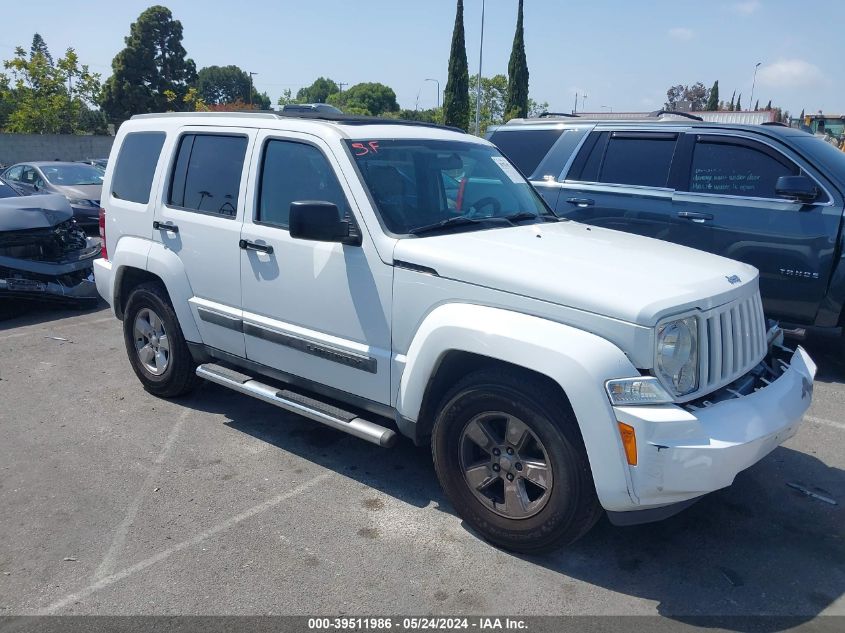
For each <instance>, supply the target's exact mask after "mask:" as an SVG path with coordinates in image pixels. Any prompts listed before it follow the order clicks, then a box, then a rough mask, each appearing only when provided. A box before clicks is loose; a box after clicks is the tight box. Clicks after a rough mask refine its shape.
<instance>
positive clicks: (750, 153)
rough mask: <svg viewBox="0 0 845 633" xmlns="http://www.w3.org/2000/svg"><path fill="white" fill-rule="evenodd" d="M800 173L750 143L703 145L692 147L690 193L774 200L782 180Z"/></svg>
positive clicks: (785, 160)
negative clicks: (777, 184) (779, 180)
mask: <svg viewBox="0 0 845 633" xmlns="http://www.w3.org/2000/svg"><path fill="white" fill-rule="evenodd" d="M799 172H800V170H799V168H798V166H797V165H794V164H792V163H791V162H790V161H788V160H787V159H786V158H784V157H780V156H779V155H777V154H775V153H774V152H771V151H768V150H767V149H766V148H765V147H763V146H760V147H757V146H756V144H752V143H749V142H741V143H730V142H727V143H726V142H723V141H715V142H709V141H706V140H704V141H702V140H699V141H698V142H697V143H696V144H695V152H694V153H693V156H692V170H691V173H690V184H689V190H690V191H695V192H697V193H714V194H721V195H729V196H748V197H754V198H776V197H777V194H776V193H775V184H776V183H777V180H778V178H780V177H781V176H794V175H798V173H799Z"/></svg>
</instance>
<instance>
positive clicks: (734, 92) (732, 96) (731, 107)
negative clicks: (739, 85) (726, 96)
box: [728, 90, 736, 112]
mask: <svg viewBox="0 0 845 633" xmlns="http://www.w3.org/2000/svg"><path fill="white" fill-rule="evenodd" d="M734 101H736V90H734V91H733V93H732V94H731V104H730V105H729V106H728V110H730V111H731V112H733V111H734V110H735V109H736V108H734Z"/></svg>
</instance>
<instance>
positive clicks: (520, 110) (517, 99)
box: [505, 0, 528, 119]
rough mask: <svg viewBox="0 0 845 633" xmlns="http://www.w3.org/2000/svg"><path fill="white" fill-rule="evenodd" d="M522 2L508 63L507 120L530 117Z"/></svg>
mask: <svg viewBox="0 0 845 633" xmlns="http://www.w3.org/2000/svg"><path fill="white" fill-rule="evenodd" d="M522 17H523V16H522V0H519V8H518V10H517V16H516V33H515V34H514V36H513V48H512V49H511V58H510V61H509V62H508V92H507V96H506V98H505V119H512V118H514V117H520V118H525V117H526V116H528V61H527V59H526V58H525V33H524V26H523V19H522Z"/></svg>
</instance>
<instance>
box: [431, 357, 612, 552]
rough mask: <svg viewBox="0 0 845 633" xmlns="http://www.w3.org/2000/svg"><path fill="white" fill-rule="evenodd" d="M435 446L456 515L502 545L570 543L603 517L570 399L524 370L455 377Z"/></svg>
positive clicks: (529, 548)
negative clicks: (457, 379) (457, 381)
mask: <svg viewBox="0 0 845 633" xmlns="http://www.w3.org/2000/svg"><path fill="white" fill-rule="evenodd" d="M482 444H483V445H485V446H484V447H482ZM432 453H433V457H434V465H435V470H436V471H437V477H438V479H439V480H440V485H441V486H442V487H443V490H444V492H445V493H446V496H447V497H448V499H449V501H450V502H451V503H452V505H453V506H454V507H455V510H456V511H457V512H458V514H459V515H460V516H461V517H462V518H463V519H464V520H465V521H466V522H467V523H468V524H469V525H471V526H472V527H473V528H474V529H475V530H476V531H477V532H479V533H480V534H481V535H482V536H483V537H484V538H485V539H487V540H489V541H490V542H491V543H493V544H495V545H498V546H500V547H503V548H505V549H508V550H513V551H516V552H522V553H528V554H530V553H537V552H541V551H545V550H549V549H553V548H556V547H559V546H561V545H564V544H568V543H572V542H574V541H575V540H577V539H578V538H580V537H581V536H583V535H584V534H585V533H586V532H587V531H589V529H590V528H591V527H592V526H593V525H595V523H596V521H598V519H599V517H600V516H601V513H602V508H601V505H600V504H599V502H598V498H597V496H596V492H595V485H594V484H593V478H592V473H591V471H590V465H589V462H588V460H587V454H586V450H585V448H584V442H583V440H582V438H581V433H580V430H579V429H578V425H577V422H576V420H575V418H574V415H573V414H572V412H571V409H570V407H569V405H568V403H567V402H566V400H565V399H564V398H563V397H562V396H561V394H560V393H559V392H558V391H557V390H556V389H554V388H552V387H551V386H549V385H546V384H543V383H542V382H540V381H537V380H536V379H533V378H532V377H529V376H526V375H525V374H524V373H523V372H520V371H519V370H511V369H507V368H503V369H500V368H496V369H484V370H480V371H476V372H473V373H472V374H469V375H468V376H466V377H465V378H464V379H463V380H461V381H460V382H459V383H458V384H457V385H455V387H454V388H453V389H452V390H451V391H449V393H447V394H446V396H445V397H444V398H443V400H442V402H441V405H440V407H439V409H438V413H437V418H436V421H435V425H434V430H433V435H432ZM471 482H472V483H471Z"/></svg>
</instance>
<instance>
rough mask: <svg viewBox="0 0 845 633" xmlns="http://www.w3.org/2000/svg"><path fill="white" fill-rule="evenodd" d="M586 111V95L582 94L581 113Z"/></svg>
mask: <svg viewBox="0 0 845 633" xmlns="http://www.w3.org/2000/svg"><path fill="white" fill-rule="evenodd" d="M586 111H587V93H586V92H585V93H584V96H582V97H581V112H586Z"/></svg>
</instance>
